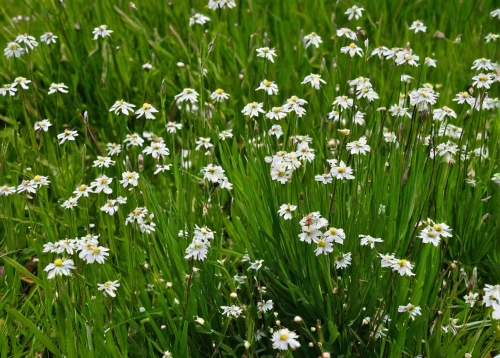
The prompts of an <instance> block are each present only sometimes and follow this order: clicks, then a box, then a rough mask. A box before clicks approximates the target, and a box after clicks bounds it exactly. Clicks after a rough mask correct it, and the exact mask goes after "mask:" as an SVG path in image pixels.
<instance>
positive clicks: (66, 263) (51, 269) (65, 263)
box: [44, 258, 76, 280]
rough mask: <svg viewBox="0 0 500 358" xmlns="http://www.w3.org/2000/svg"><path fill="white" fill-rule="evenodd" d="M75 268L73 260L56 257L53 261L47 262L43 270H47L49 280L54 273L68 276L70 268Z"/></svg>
mask: <svg viewBox="0 0 500 358" xmlns="http://www.w3.org/2000/svg"><path fill="white" fill-rule="evenodd" d="M75 268H76V267H75V264H74V262H73V260H70V259H60V258H57V259H55V260H54V263H52V264H48V265H47V267H45V269H44V271H45V272H48V276H47V278H48V279H49V280H50V279H52V278H54V277H55V276H56V275H59V276H61V275H65V276H69V275H70V270H73V269H75Z"/></svg>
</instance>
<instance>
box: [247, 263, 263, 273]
mask: <svg viewBox="0 0 500 358" xmlns="http://www.w3.org/2000/svg"><path fill="white" fill-rule="evenodd" d="M263 262H264V260H256V261H255V262H250V267H249V268H248V269H249V270H255V271H259V270H260V268H261V267H262V263H263Z"/></svg>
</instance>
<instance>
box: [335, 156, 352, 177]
mask: <svg viewBox="0 0 500 358" xmlns="http://www.w3.org/2000/svg"><path fill="white" fill-rule="evenodd" d="M352 173H353V169H352V168H350V167H348V166H346V164H345V163H344V162H343V161H342V160H341V161H340V163H339V165H338V166H336V165H335V166H333V167H332V169H331V171H330V175H331V176H332V178H335V179H340V180H351V179H354V175H352Z"/></svg>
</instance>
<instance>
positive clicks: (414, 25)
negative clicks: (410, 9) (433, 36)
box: [409, 20, 427, 33]
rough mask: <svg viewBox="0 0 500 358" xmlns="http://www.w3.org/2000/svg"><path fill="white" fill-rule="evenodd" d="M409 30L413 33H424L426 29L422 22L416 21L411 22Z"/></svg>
mask: <svg viewBox="0 0 500 358" xmlns="http://www.w3.org/2000/svg"><path fill="white" fill-rule="evenodd" d="M409 30H413V31H415V33H417V32H419V31H420V32H426V31H427V27H426V26H425V25H424V23H423V22H422V21H420V20H416V21H413V23H412V24H411V26H410V27H409Z"/></svg>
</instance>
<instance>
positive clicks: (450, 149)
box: [429, 141, 458, 163]
mask: <svg viewBox="0 0 500 358" xmlns="http://www.w3.org/2000/svg"><path fill="white" fill-rule="evenodd" d="M457 152H458V145H457V144H455V143H453V142H451V141H448V142H446V143H441V144H439V145H438V146H436V148H434V149H433V150H431V152H430V154H429V156H430V157H431V158H435V157H436V155H439V156H440V157H442V158H443V161H444V162H446V163H450V162H451V161H452V160H453V156H454V155H456V154H457Z"/></svg>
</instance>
